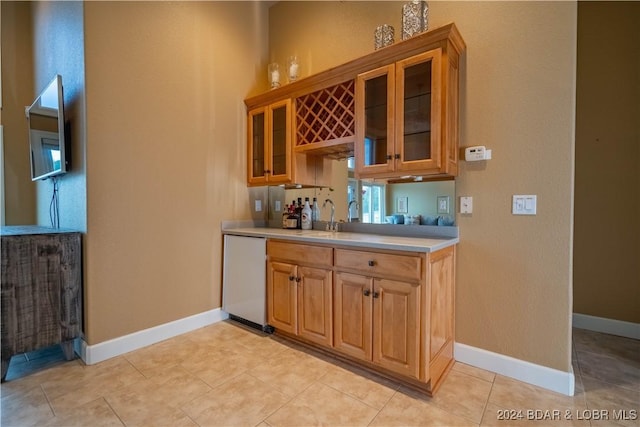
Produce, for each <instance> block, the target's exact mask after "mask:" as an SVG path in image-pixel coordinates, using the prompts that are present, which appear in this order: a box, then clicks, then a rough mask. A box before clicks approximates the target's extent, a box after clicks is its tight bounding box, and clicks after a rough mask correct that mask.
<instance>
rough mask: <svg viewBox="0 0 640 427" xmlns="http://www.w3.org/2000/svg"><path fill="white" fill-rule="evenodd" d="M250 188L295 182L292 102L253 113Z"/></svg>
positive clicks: (251, 117)
mask: <svg viewBox="0 0 640 427" xmlns="http://www.w3.org/2000/svg"><path fill="white" fill-rule="evenodd" d="M248 133H249V135H248V138H247V141H248V147H247V153H248V160H249V162H248V165H247V171H248V177H247V182H248V183H249V185H266V184H283V183H288V182H291V175H292V167H291V156H292V152H291V100H289V99H286V100H284V101H279V102H276V103H273V104H271V105H268V106H265V107H259V108H256V109H253V110H250V111H249V123H248Z"/></svg>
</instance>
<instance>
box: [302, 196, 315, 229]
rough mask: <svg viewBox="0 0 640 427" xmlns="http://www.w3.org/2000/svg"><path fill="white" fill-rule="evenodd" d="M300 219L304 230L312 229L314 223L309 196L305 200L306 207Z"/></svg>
mask: <svg viewBox="0 0 640 427" xmlns="http://www.w3.org/2000/svg"><path fill="white" fill-rule="evenodd" d="M300 221H301V225H302V229H303V230H311V228H312V226H313V224H312V222H311V206H309V198H308V197H307V199H306V200H305V202H304V208H302V214H301V215H300Z"/></svg>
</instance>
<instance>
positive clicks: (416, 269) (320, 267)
mask: <svg viewBox="0 0 640 427" xmlns="http://www.w3.org/2000/svg"><path fill="white" fill-rule="evenodd" d="M267 257H268V261H267V268H268V276H267V279H268V280H267V301H268V303H267V311H268V319H269V324H270V325H271V326H273V327H275V329H276V332H277V333H283V334H285V335H288V336H289V337H292V338H298V339H301V340H302V341H304V342H307V343H312V344H319V345H320V346H321V347H322V348H324V349H326V350H329V351H331V352H332V353H334V354H341V355H344V356H345V357H346V358H347V359H349V360H351V361H355V360H359V361H362V364H363V366H365V367H367V368H369V369H374V370H376V369H378V368H379V372H381V373H383V374H385V375H389V376H392V377H394V378H396V379H399V380H406V381H408V383H409V384H410V385H412V386H414V387H417V388H420V389H422V390H424V391H426V392H427V393H429V394H432V393H434V392H435V390H436V389H437V388H438V387H439V385H440V384H441V382H442V380H443V379H444V376H445V374H446V372H447V371H448V369H449V368H450V367H451V365H452V364H453V342H454V309H455V301H454V295H455V246H450V247H447V248H445V249H442V250H439V251H436V252H432V253H419V252H415V253H412V252H394V251H379V250H369V249H366V250H365V249H362V250H360V249H351V248H335V249H334V248H331V247H328V246H320V245H307V244H299V243H294V242H287V241H271V240H270V241H268V242H267Z"/></svg>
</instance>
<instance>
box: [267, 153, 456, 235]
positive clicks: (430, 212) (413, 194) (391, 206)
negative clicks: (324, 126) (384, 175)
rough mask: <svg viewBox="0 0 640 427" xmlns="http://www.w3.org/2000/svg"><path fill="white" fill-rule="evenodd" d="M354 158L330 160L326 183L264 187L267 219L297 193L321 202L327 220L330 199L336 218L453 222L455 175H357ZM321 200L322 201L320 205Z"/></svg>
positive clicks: (276, 216)
mask: <svg viewBox="0 0 640 427" xmlns="http://www.w3.org/2000/svg"><path fill="white" fill-rule="evenodd" d="M353 167H354V165H353V158H349V159H347V160H335V161H334V163H333V167H332V179H331V183H332V186H331V187H329V188H326V187H325V188H301V189H284V188H282V187H269V219H270V220H274V221H277V220H279V219H280V218H281V217H282V213H283V212H285V211H286V209H287V206H288V205H290V204H291V203H297V202H298V199H300V200H301V201H302V203H304V201H305V199H306V198H307V197H308V198H309V202H310V204H313V201H314V198H315V200H316V202H317V203H318V205H319V207H320V220H321V221H329V219H330V215H331V208H330V203H325V201H326V200H327V199H328V200H331V201H332V202H333V204H334V205H335V220H336V221H343V222H362V223H369V224H385V223H386V224H413V225H418V224H420V225H441V226H451V225H455V224H454V221H455V181H453V180H451V181H432V182H401V183H386V182H384V181H363V180H357V179H356V178H355V176H354V172H353ZM323 205H324V207H323Z"/></svg>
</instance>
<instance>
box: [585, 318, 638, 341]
mask: <svg viewBox="0 0 640 427" xmlns="http://www.w3.org/2000/svg"><path fill="white" fill-rule="evenodd" d="M573 327H574V328H580V329H587V330H589V331H595V332H603V333H605V334H611V335H618V336H621V337H626V338H633V339H635V340H640V323H632V322H625V321H623V320H615V319H606V318H604V317H596V316H589V315H588V314H580V313H573Z"/></svg>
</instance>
